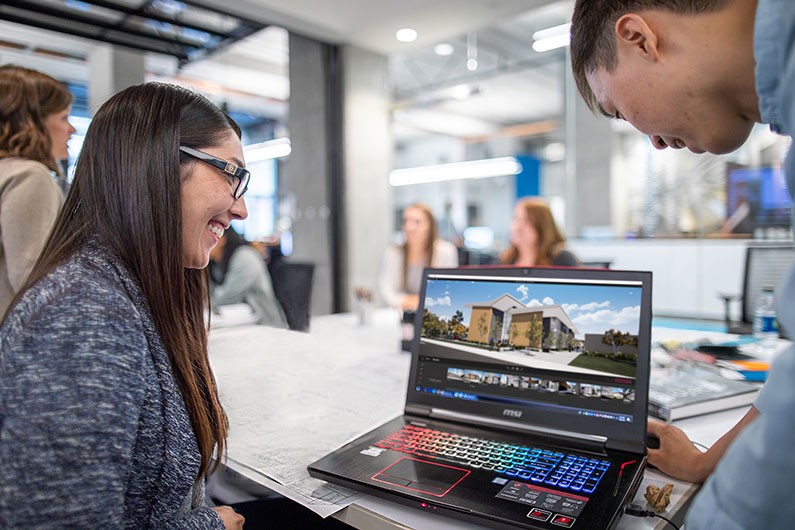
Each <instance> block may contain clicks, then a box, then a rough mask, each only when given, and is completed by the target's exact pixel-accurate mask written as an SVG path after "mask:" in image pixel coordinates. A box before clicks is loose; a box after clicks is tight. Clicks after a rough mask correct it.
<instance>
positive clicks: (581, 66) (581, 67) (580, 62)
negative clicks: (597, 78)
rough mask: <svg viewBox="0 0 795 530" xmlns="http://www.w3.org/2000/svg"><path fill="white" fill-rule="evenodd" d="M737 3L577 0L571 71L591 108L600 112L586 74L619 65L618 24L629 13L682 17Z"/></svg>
mask: <svg viewBox="0 0 795 530" xmlns="http://www.w3.org/2000/svg"><path fill="white" fill-rule="evenodd" d="M732 1H734V0H577V2H576V4H575V5H574V14H573V15H572V17H571V68H572V71H573V72H574V80H575V81H576V83H577V89H578V90H579V91H580V95H582V97H583V99H584V100H585V102H586V104H587V105H588V108H590V109H591V111H593V112H596V111H597V110H598V108H599V102H598V101H597V100H596V96H594V93H593V91H592V90H591V87H590V85H588V80H587V79H586V75H587V74H589V73H591V72H594V71H596V70H598V69H599V68H604V69H605V70H606V71H608V72H612V71H613V68H615V67H616V64H618V53H617V50H616V35H615V31H614V28H615V25H616V22H618V19H620V18H621V17H622V16H624V15H626V14H627V13H639V12H641V11H653V10H658V11H671V12H674V13H681V14H695V13H707V12H711V11H717V10H719V9H722V8H723V7H725V6H727V5H728V4H729V3H731V2H732Z"/></svg>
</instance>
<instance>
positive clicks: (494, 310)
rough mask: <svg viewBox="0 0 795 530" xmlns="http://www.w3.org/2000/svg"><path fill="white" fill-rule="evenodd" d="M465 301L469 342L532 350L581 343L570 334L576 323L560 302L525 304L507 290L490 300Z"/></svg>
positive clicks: (573, 334)
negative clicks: (553, 303)
mask: <svg viewBox="0 0 795 530" xmlns="http://www.w3.org/2000/svg"><path fill="white" fill-rule="evenodd" d="M465 305H466V306H468V307H470V308H471V310H472V312H471V316H470V318H469V322H470V326H469V333H468V334H467V340H468V341H470V342H480V343H484V344H494V343H496V344H510V345H512V346H518V347H522V348H524V347H530V348H532V349H536V350H542V349H546V350H574V349H577V348H578V347H579V346H581V345H582V344H581V343H580V342H579V341H577V340H576V339H575V338H574V337H575V335H578V334H579V331H578V330H577V327H576V326H575V325H574V323H573V322H572V321H571V319H570V318H569V316H568V315H567V314H566V311H565V310H564V309H563V308H562V307H561V306H560V305H548V306H540V307H538V306H536V307H527V306H525V305H524V304H523V303H522V302H520V301H519V300H517V299H516V298H514V297H513V296H511V295H510V294H507V293H506V294H504V295H502V296H500V297H499V298H496V299H494V300H492V301H490V302H481V303H474V304H465ZM472 323H474V325H472Z"/></svg>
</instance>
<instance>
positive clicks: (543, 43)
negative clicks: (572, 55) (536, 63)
mask: <svg viewBox="0 0 795 530" xmlns="http://www.w3.org/2000/svg"><path fill="white" fill-rule="evenodd" d="M570 40H571V35H569V34H568V33H566V34H564V35H556V36H554V37H547V38H546V39H541V40H537V41H535V42H534V43H533V49H534V50H535V51H537V52H539V53H541V52H548V51H549V50H554V49H555V48H563V47H564V46H568V45H569V41H570Z"/></svg>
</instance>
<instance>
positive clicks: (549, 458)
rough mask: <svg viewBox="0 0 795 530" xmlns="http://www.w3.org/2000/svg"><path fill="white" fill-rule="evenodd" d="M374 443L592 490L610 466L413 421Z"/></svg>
mask: <svg viewBox="0 0 795 530" xmlns="http://www.w3.org/2000/svg"><path fill="white" fill-rule="evenodd" d="M374 445H375V446H376V447H380V448H382V449H393V450H395V451H400V452H403V453H407V454H412V455H416V456H421V457H426V458H434V459H440V460H449V461H451V462H456V463H457V464H462V465H465V466H468V467H471V468H475V469H484V470H486V471H494V472H496V473H502V474H504V475H505V476H508V477H512V478H514V477H515V478H518V479H524V480H529V481H531V482H535V483H537V484H548V485H550V486H556V487H558V488H561V489H569V490H572V491H582V492H584V493H593V491H594V490H595V489H596V486H597V485H598V484H599V481H600V480H602V478H603V477H604V475H605V473H606V472H607V469H608V468H609V467H610V462H608V461H606V460H599V459H597V458H586V457H584V456H577V455H571V454H566V453H561V452H560V451H550V450H546V449H538V448H533V447H525V446H522V445H512V444H507V443H501V442H497V441H494V440H486V439H484V438H475V437H472V436H461V435H458V434H452V433H447V432H442V431H436V430H433V429H427V428H420V427H415V426H413V425H406V426H405V427H403V428H402V429H400V430H399V431H396V432H394V433H392V434H390V435H389V436H387V437H386V438H384V439H383V440H381V441H379V442H378V443H376V444H374Z"/></svg>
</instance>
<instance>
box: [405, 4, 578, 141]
mask: <svg viewBox="0 0 795 530" xmlns="http://www.w3.org/2000/svg"><path fill="white" fill-rule="evenodd" d="M572 10H573V1H572V0H559V1H556V2H552V3H548V4H547V5H545V6H542V7H539V8H536V9H533V10H531V11H528V12H525V13H522V14H521V15H518V16H515V17H512V18H511V19H510V20H508V21H505V22H501V23H498V24H494V25H492V26H489V27H487V28H483V29H480V30H478V31H471V32H460V33H458V34H457V35H454V36H453V37H452V38H449V39H446V40H445V41H444V42H445V43H447V44H450V45H451V46H452V53H451V54H450V55H447V56H440V55H438V54H437V53H436V52H435V51H434V46H433V45H431V46H425V47H423V48H420V49H414V50H407V51H405V52H401V53H394V54H392V55H391V56H390V63H391V69H392V77H393V83H394V88H393V90H394V99H395V101H396V104H395V108H396V109H397V110H396V115H395V121H396V122H397V123H398V124H399V126H398V127H397V129H396V136H397V137H398V139H399V140H401V139H411V138H414V137H420V138H421V137H422V136H423V135H426V134H428V133H432V134H433V133H436V134H444V135H450V136H457V137H461V138H465V139H469V140H473V139H477V138H482V137H493V136H497V135H507V136H520V137H527V136H535V135H542V134H551V133H554V130H555V129H557V127H555V125H556V124H555V123H550V122H555V121H557V122H558V125H559V121H560V119H561V117H562V114H563V93H564V76H565V74H566V53H565V49H564V48H559V49H556V50H552V51H547V52H542V53H539V52H536V51H534V50H533V48H532V45H533V33H535V32H536V31H538V30H541V29H545V28H549V27H553V26H557V25H560V24H564V23H566V22H568V21H569V20H570V18H571V12H572ZM473 56H474V57H476V58H477V62H478V67H477V69H476V70H474V71H470V70H468V69H467V66H466V64H467V59H468V58H470V57H473Z"/></svg>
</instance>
